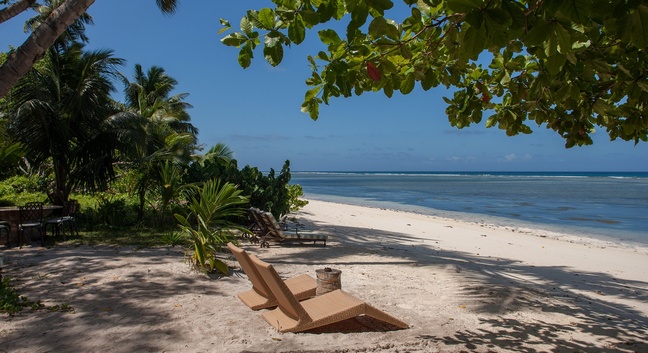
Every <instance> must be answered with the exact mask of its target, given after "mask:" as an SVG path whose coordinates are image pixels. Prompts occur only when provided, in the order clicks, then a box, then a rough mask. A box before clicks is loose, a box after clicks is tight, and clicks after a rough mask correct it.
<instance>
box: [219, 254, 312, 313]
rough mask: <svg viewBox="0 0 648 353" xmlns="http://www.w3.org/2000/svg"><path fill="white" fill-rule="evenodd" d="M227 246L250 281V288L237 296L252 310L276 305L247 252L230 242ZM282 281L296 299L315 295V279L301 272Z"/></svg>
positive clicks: (275, 300)
mask: <svg viewBox="0 0 648 353" xmlns="http://www.w3.org/2000/svg"><path fill="white" fill-rule="evenodd" d="M227 247H228V248H229V249H230V251H231V252H232V254H233V255H234V257H235V258H236V260H237V261H238V262H239V264H240V265H241V268H242V269H243V272H245V274H246V275H247V276H248V279H249V280H250V282H252V289H250V290H248V291H246V292H243V293H239V294H238V295H237V297H238V298H239V299H240V300H241V301H242V302H243V303H244V304H245V305H247V306H248V307H250V308H251V309H252V310H259V309H266V308H272V307H275V306H277V299H276V298H275V296H274V295H273V294H272V291H270V288H268V285H267V284H266V283H265V281H264V280H263V277H261V275H260V274H259V272H257V269H256V268H255V267H254V265H253V264H252V261H251V260H250V256H249V255H248V254H247V252H245V250H243V249H241V248H239V247H237V246H235V245H234V244H232V243H227ZM283 283H284V284H285V285H286V287H287V288H288V290H289V291H290V292H291V293H292V294H293V295H294V297H295V298H296V299H297V300H304V299H308V298H311V297H314V296H315V289H316V288H317V281H316V280H315V278H313V277H311V276H309V275H306V274H303V275H299V276H297V277H292V278H289V279H287V280H285V281H283Z"/></svg>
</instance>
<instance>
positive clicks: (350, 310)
mask: <svg viewBox="0 0 648 353" xmlns="http://www.w3.org/2000/svg"><path fill="white" fill-rule="evenodd" d="M250 259H251V261H252V263H253V264H254V267H255V268H256V269H257V271H259V274H260V275H261V277H262V278H263V280H264V281H265V282H266V283H267V285H268V288H270V291H271V292H272V294H274V296H275V297H276V298H277V304H278V306H277V308H276V309H274V310H271V311H267V312H264V313H263V314H262V316H263V318H264V319H265V320H266V321H267V322H268V323H269V324H270V325H272V326H274V327H275V328H276V329H277V330H278V331H279V332H301V331H306V330H310V329H314V328H317V327H322V326H326V325H329V324H334V323H337V322H341V321H344V320H347V319H351V318H354V317H357V316H361V315H367V316H370V317H372V318H374V319H377V320H381V321H384V322H386V323H389V324H391V325H393V326H395V327H397V328H407V327H408V325H407V324H406V323H404V322H403V321H401V320H399V319H397V318H395V317H393V316H391V315H389V314H387V313H385V312H384V311H382V310H379V309H377V308H375V307H373V306H371V305H369V304H367V303H366V302H364V301H362V300H360V299H358V298H356V297H354V296H352V295H351V294H349V293H346V292H344V291H342V290H341V289H337V290H334V291H332V292H328V293H326V294H322V295H320V296H318V297H315V298H312V299H307V300H304V301H302V302H299V301H298V300H297V298H296V297H295V296H294V295H293V294H292V292H291V291H290V289H289V288H288V286H287V285H286V284H285V283H284V282H283V281H282V280H281V278H280V277H279V274H277V271H275V269H274V268H273V267H272V265H270V264H268V263H266V262H263V261H261V260H259V259H258V258H257V257H256V256H254V255H250Z"/></svg>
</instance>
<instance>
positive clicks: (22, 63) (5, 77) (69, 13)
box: [0, 0, 95, 98]
mask: <svg viewBox="0 0 648 353" xmlns="http://www.w3.org/2000/svg"><path fill="white" fill-rule="evenodd" d="M94 2H95V0H67V1H65V2H64V3H63V4H62V5H61V6H59V7H58V8H57V9H56V10H54V11H53V12H52V13H51V14H50V15H49V17H48V18H47V20H45V22H43V23H42V24H41V25H40V26H38V27H37V28H36V30H34V31H33V32H32V34H31V35H30V36H29V38H27V40H26V41H25V43H23V44H22V45H21V46H20V47H18V49H16V51H14V52H13V53H11V55H9V57H8V58H7V61H5V62H4V64H2V66H0V98H2V97H4V96H5V95H6V94H7V92H9V90H10V89H11V87H13V85H15V84H16V82H18V80H19V79H20V78H21V77H22V76H23V75H25V74H26V73H27V72H28V71H29V70H30V69H31V68H32V66H33V65H34V63H35V62H36V61H37V60H38V59H39V58H40V57H41V56H43V54H44V53H45V51H46V50H47V49H48V48H49V47H50V46H52V44H54V41H55V40H56V38H58V37H59V36H60V35H61V33H63V32H64V31H65V29H66V28H67V27H68V26H70V25H71V24H72V23H74V21H76V20H77V18H79V16H81V15H82V14H84V13H85V12H86V10H87V9H88V8H89V7H90V5H92V4H93V3H94Z"/></svg>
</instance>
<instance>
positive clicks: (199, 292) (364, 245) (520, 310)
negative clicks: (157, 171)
mask: <svg viewBox="0 0 648 353" xmlns="http://www.w3.org/2000/svg"><path fill="white" fill-rule="evenodd" d="M296 218H297V219H298V220H299V221H300V222H301V223H304V224H305V226H306V228H308V229H313V230H317V231H319V232H322V233H326V234H328V235H329V242H328V244H327V246H326V247H322V246H311V245H292V246H280V245H274V244H273V245H272V246H271V247H270V248H269V249H261V248H259V247H258V246H253V245H250V244H248V243H245V242H244V243H242V247H243V248H245V249H246V250H248V251H249V252H252V253H255V254H257V255H258V256H259V257H260V258H261V259H263V260H266V261H268V262H270V263H272V264H274V265H275V268H276V269H277V270H278V272H279V273H280V274H281V275H282V276H285V277H290V276H293V275H297V274H302V273H306V274H309V275H311V276H313V277H315V270H316V269H318V268H323V267H325V266H329V267H334V268H337V269H340V270H342V287H343V289H344V290H346V291H348V292H350V293H352V294H354V295H356V296H358V297H359V298H362V299H364V300H366V301H367V302H369V303H371V304H373V305H374V306H376V307H378V308H380V309H382V310H384V311H386V312H388V313H390V314H392V315H394V316H396V317H398V318H400V319H401V320H403V321H405V322H407V323H408V324H410V325H411V327H410V328H409V329H405V330H397V331H389V330H385V328H384V326H382V325H379V324H378V323H375V322H371V321H367V320H350V321H347V322H345V323H343V324H342V325H336V326H331V327H326V328H323V329H321V330H318V331H315V332H308V333H299V334H292V333H289V334H281V333H278V332H276V331H275V330H274V329H273V328H272V327H271V326H270V325H268V324H267V323H266V322H265V321H264V320H263V319H262V318H261V316H260V313H259V312H254V311H251V310H250V309H248V308H247V307H246V306H245V305H243V304H242V303H241V302H240V301H239V300H238V299H237V298H236V296H235V295H236V294H237V293H239V292H242V291H244V290H247V289H249V288H250V283H249V281H248V280H247V278H246V276H245V275H244V274H243V273H242V272H240V270H238V268H235V269H234V274H233V275H232V276H229V277H218V276H205V275H202V274H198V273H194V272H191V271H189V267H188V265H187V264H186V263H185V262H184V251H183V249H180V248H177V247H175V248H173V247H169V248H155V249H137V248H125V247H122V248H116V247H108V246H96V247H90V246H79V247H75V246H66V245H57V246H55V247H52V248H42V247H31V248H23V249H16V248H12V249H4V250H2V251H1V252H0V256H1V257H3V258H4V263H5V265H4V268H3V275H5V276H10V277H12V278H13V279H14V280H15V281H14V285H15V287H16V288H17V289H18V290H19V292H20V293H21V294H23V295H25V296H27V297H28V298H29V299H30V300H40V301H41V302H42V303H43V304H45V305H46V306H48V307H53V306H55V305H58V306H59V308H61V307H63V308H66V307H67V306H69V307H71V310H38V311H36V312H31V311H30V310H24V311H23V312H21V313H20V314H17V315H15V316H9V315H7V314H0V318H1V320H0V352H648V344H647V343H646V338H647V337H648V249H647V248H643V247H625V246H622V245H619V244H607V243H604V242H597V241H593V240H589V239H584V238H577V239H576V238H572V237H569V236H567V235H562V236H559V235H556V234H546V233H543V232H539V231H534V230H532V229H516V228H513V227H493V226H489V225H484V224H478V223H465V222H458V221H454V220H447V219H440V218H435V217H430V216H424V215H418V214H413V213H406V212H397V211H390V210H383V209H375V208H365V207H355V206H348V205H340V204H334V203H327V202H322V201H311V202H310V204H309V205H308V206H307V207H306V208H305V209H304V210H303V211H301V212H299V213H298V214H296ZM231 265H232V266H236V265H237V263H236V262H234V261H231Z"/></svg>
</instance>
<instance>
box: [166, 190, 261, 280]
mask: <svg viewBox="0 0 648 353" xmlns="http://www.w3.org/2000/svg"><path fill="white" fill-rule="evenodd" d="M247 205H248V197H246V196H243V195H242V190H239V189H238V188H237V187H236V186H235V185H234V184H231V183H227V182H225V183H221V181H220V180H217V179H212V180H209V181H207V182H206V183H205V184H204V185H203V186H202V187H201V188H199V189H198V191H197V192H196V193H195V194H194V195H192V196H191V197H190V202H189V205H188V210H189V213H188V215H186V216H183V215H181V214H177V213H176V214H175V218H176V219H177V220H178V223H179V225H180V228H181V230H182V232H183V233H184V234H185V235H187V236H188V238H189V239H190V242H191V245H190V246H189V249H188V250H187V257H188V259H189V263H190V266H191V267H192V268H193V269H195V270H198V271H202V272H205V273H207V272H213V271H214V270H218V271H220V272H221V273H223V274H227V273H228V272H229V270H228V268H227V265H226V264H225V263H224V262H223V261H221V260H219V259H217V258H216V253H217V252H220V251H221V249H222V247H223V246H224V245H225V244H227V242H228V241H232V240H233V239H234V233H233V231H235V230H239V231H242V232H247V229H245V228H243V227H241V226H239V225H237V224H236V223H234V222H233V220H234V219H236V218H238V217H241V216H242V215H243V214H245V212H246V207H247Z"/></svg>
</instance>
